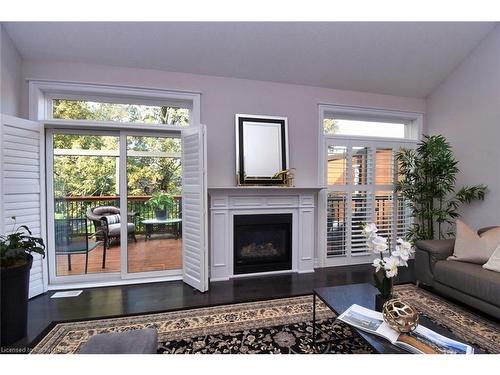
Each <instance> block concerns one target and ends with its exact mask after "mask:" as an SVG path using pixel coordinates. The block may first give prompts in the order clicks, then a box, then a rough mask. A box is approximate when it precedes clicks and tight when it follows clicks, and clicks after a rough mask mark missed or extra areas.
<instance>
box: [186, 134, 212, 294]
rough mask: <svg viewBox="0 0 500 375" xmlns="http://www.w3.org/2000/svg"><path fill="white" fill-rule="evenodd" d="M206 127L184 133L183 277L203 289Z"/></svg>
mask: <svg viewBox="0 0 500 375" xmlns="http://www.w3.org/2000/svg"><path fill="white" fill-rule="evenodd" d="M204 142H205V137H204V128H203V126H200V127H199V128H192V129H186V130H184V131H183V135H182V220H183V222H182V246H183V249H182V250H183V251H182V261H183V280H184V282H185V283H186V284H188V285H190V286H192V287H193V288H196V289H198V290H199V291H201V292H204V291H206V290H208V259H207V258H208V254H207V238H206V230H207V225H206V195H207V190H206V177H205V173H206V171H205V170H206V168H205V162H206V160H205V159H206V158H205V143H204Z"/></svg>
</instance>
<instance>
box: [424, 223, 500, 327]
mask: <svg viewBox="0 0 500 375" xmlns="http://www.w3.org/2000/svg"><path fill="white" fill-rule="evenodd" d="M492 228H494V227H488V228H483V229H480V230H479V231H478V233H479V234H482V233H484V232H485V231H487V230H489V229H492ZM454 245H455V240H453V239H449V240H426V241H417V242H416V243H415V247H416V251H415V276H416V279H417V285H419V284H423V285H426V286H429V287H432V288H433V289H434V290H435V291H436V292H438V293H440V294H442V295H444V296H446V297H449V298H452V299H454V300H457V301H459V302H462V303H464V304H466V305H468V306H471V307H473V308H475V309H477V310H479V311H482V312H484V313H486V314H488V315H491V316H492V317H494V318H496V319H500V272H495V271H489V270H486V269H484V268H483V267H482V265H481V264H474V263H466V262H459V261H456V260H447V258H448V257H449V256H450V255H452V254H453V249H454Z"/></svg>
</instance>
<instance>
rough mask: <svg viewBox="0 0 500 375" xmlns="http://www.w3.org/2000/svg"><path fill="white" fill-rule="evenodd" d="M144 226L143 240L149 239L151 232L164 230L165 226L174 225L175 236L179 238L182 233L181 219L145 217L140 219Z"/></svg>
mask: <svg viewBox="0 0 500 375" xmlns="http://www.w3.org/2000/svg"><path fill="white" fill-rule="evenodd" d="M141 223H142V224H144V226H145V228H146V237H145V240H146V241H147V240H148V239H151V235H152V234H153V233H161V232H165V228H166V227H167V226H174V235H175V238H176V239H177V238H179V237H180V236H181V233H182V227H181V225H182V219H146V220H142V221H141Z"/></svg>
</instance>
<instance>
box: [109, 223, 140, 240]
mask: <svg viewBox="0 0 500 375" xmlns="http://www.w3.org/2000/svg"><path fill="white" fill-rule="evenodd" d="M120 226H121V224H120V223H117V224H109V225H108V229H109V230H108V235H109V236H111V237H119V236H120ZM127 229H128V233H135V224H133V223H128V224H127Z"/></svg>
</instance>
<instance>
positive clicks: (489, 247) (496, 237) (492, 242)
mask: <svg viewBox="0 0 500 375" xmlns="http://www.w3.org/2000/svg"><path fill="white" fill-rule="evenodd" d="M499 244H500V227H497V228H493V229H490V230H488V231H486V232H484V233H483V234H482V235H481V236H479V235H478V234H477V233H476V232H475V231H474V230H473V229H471V228H470V227H469V226H468V225H467V224H465V223H464V222H463V221H461V220H457V237H456V239H455V249H454V251H453V255H452V256H450V257H448V260H458V261H461V262H469V263H477V264H484V263H486V262H487V261H488V259H490V257H491V254H493V252H494V251H495V249H496V248H497V246H498V245H499Z"/></svg>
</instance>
